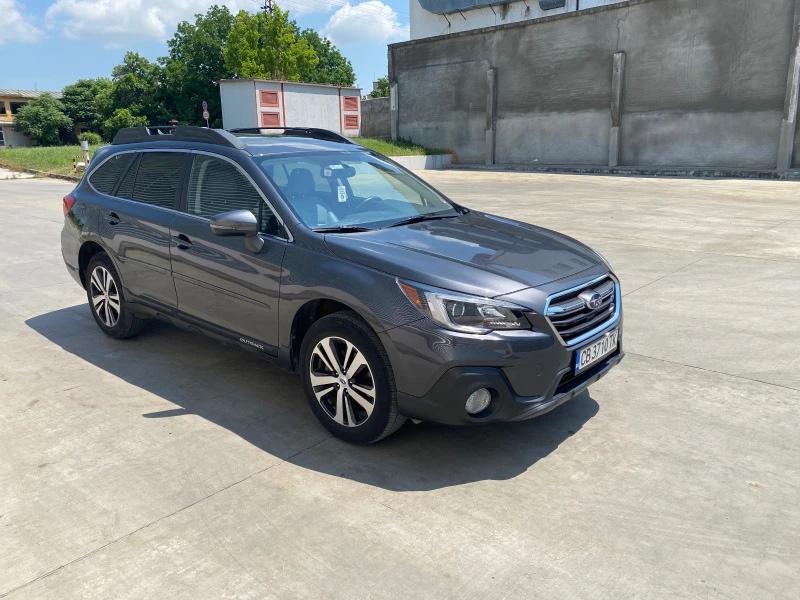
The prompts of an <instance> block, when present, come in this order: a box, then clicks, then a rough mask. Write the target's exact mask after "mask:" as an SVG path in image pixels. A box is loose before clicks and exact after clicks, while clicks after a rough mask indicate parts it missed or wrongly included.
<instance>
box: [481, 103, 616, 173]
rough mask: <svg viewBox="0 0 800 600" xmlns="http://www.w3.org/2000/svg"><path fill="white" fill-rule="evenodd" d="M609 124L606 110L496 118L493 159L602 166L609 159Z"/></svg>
mask: <svg viewBox="0 0 800 600" xmlns="http://www.w3.org/2000/svg"><path fill="white" fill-rule="evenodd" d="M610 127H611V115H610V114H609V112H608V111H607V110H606V111H604V110H583V111H578V112H572V113H564V112H543V113H536V114H533V115H528V116H525V115H518V116H513V117H505V118H502V119H498V120H497V147H496V151H495V152H496V162H498V163H501V164H502V163H508V164H543V165H547V164H550V165H602V164H605V163H606V161H607V160H608V134H609V130H610ZM501 140H502V143H500V141H501Z"/></svg>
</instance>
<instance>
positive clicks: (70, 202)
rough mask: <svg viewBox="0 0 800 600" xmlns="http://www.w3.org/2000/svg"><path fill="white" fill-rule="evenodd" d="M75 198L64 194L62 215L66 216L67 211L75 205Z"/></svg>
mask: <svg viewBox="0 0 800 600" xmlns="http://www.w3.org/2000/svg"><path fill="white" fill-rule="evenodd" d="M76 202H77V200H75V198H73V197H72V196H64V216H65V217H66V216H67V213H68V212H69V211H71V210H72V207H73V206H75V203H76Z"/></svg>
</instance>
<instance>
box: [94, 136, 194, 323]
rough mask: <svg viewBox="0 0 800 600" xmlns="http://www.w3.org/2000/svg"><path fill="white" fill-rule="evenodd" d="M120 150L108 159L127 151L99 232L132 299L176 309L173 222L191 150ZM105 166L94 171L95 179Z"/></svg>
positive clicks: (105, 204)
mask: <svg viewBox="0 0 800 600" xmlns="http://www.w3.org/2000/svg"><path fill="white" fill-rule="evenodd" d="M117 156H119V157H120V158H119V159H116V157H112V158H111V159H109V161H114V160H123V158H122V157H124V160H126V163H125V165H124V167H123V169H122V173H121V176H120V177H119V179H118V181H117V183H116V185H115V186H114V188H113V190H111V191H110V192H108V193H109V195H110V196H113V197H110V196H107V197H105V201H104V202H103V204H102V206H100V214H99V220H98V222H99V231H100V236H101V237H102V239H103V242H104V243H105V245H106V248H108V249H109V250H110V251H111V252H112V253H113V254H114V256H115V258H116V262H117V265H118V267H119V271H120V276H121V277H122V281H123V284H124V285H125V288H126V290H127V295H128V299H129V300H130V301H132V302H142V303H146V304H150V305H152V306H154V307H156V308H164V309H167V310H169V309H175V308H176V307H177V305H178V300H177V294H176V292H175V285H174V283H173V281H172V274H171V264H170V250H169V249H170V243H171V236H170V230H169V225H170V221H172V219H173V218H174V217H175V215H176V214H177V213H176V212H175V211H176V208H177V207H178V203H179V198H180V191H181V190H180V186H181V181H182V177H181V175H182V171H183V168H184V164H185V163H186V161H187V159H188V157H189V156H190V155H189V153H188V152H185V151H178V152H175V151H170V152H167V151H157V152H151V151H140V152H135V153H128V154H123V155H117ZM102 168H103V167H100V169H102ZM100 169H98V172H96V173H94V174H93V175H92V176H91V177H90V182H91V183H93V184H94V182H93V178H94V177H95V175H97V174H99V172H100ZM98 181H99V179H98Z"/></svg>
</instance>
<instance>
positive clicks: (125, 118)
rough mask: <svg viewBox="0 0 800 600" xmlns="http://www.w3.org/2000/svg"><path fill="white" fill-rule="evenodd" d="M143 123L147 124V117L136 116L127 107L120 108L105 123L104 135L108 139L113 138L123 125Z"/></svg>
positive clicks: (136, 125) (129, 125) (135, 125)
mask: <svg viewBox="0 0 800 600" xmlns="http://www.w3.org/2000/svg"><path fill="white" fill-rule="evenodd" d="M142 125H147V117H138V116H134V115H133V114H131V111H129V110H128V109H127V108H118V109H117V110H115V111H114V114H112V115H111V117H109V118H108V119H106V121H105V123H103V135H104V136H105V138H106V139H107V140H113V139H114V136H115V135H117V131H119V130H120V129H122V128H123V127H140V126H142Z"/></svg>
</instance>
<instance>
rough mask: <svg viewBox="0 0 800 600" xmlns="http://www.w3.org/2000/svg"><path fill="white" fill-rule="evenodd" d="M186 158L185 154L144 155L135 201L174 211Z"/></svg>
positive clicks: (149, 153)
mask: <svg viewBox="0 0 800 600" xmlns="http://www.w3.org/2000/svg"><path fill="white" fill-rule="evenodd" d="M185 158H186V155H185V154H184V153H183V152H145V153H143V154H142V158H141V159H140V163H139V169H138V171H137V172H136V184H135V185H134V186H133V200H136V201H137V202H143V203H145V204H152V205H153V206H160V207H161V208H172V209H174V208H175V205H176V202H177V199H178V184H179V183H180V177H181V169H182V168H183V162H184V159H185Z"/></svg>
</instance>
